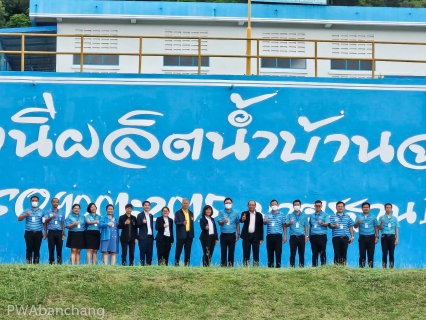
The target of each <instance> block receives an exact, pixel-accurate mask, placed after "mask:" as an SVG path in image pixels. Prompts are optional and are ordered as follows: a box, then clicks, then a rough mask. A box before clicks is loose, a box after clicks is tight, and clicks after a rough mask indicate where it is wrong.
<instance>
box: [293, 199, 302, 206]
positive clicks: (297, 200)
mask: <svg viewBox="0 0 426 320" xmlns="http://www.w3.org/2000/svg"><path fill="white" fill-rule="evenodd" d="M296 202H299V203H300V204H302V201H300V200H299V199H296V200H294V201H293V206H294V204H295V203H296Z"/></svg>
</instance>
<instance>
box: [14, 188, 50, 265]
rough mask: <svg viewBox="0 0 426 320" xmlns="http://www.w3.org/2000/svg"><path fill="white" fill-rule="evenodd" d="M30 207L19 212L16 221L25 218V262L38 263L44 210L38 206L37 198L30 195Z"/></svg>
mask: <svg viewBox="0 0 426 320" xmlns="http://www.w3.org/2000/svg"><path fill="white" fill-rule="evenodd" d="M30 202H31V209H27V210H25V211H24V212H22V213H21V214H20V216H19V217H18V221H22V220H24V219H25V235H24V239H25V245H26V247H27V250H26V255H25V256H26V260H27V263H29V264H31V263H34V264H38V263H39V262H40V247H41V242H42V240H43V232H42V230H43V221H44V220H43V218H44V212H43V210H41V209H40V208H39V207H38V204H39V202H40V201H39V198H38V197H37V196H32V197H31V199H30Z"/></svg>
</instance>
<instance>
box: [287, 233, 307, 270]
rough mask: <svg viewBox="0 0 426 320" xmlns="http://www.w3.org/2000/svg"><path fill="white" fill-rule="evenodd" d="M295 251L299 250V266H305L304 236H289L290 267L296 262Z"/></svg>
mask: <svg viewBox="0 0 426 320" xmlns="http://www.w3.org/2000/svg"><path fill="white" fill-rule="evenodd" d="M296 251H298V252H299V267H300V268H303V267H304V266H305V236H294V235H293V236H290V267H292V268H294V265H295V263H296Z"/></svg>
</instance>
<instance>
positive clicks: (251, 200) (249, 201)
mask: <svg viewBox="0 0 426 320" xmlns="http://www.w3.org/2000/svg"><path fill="white" fill-rule="evenodd" d="M252 201H253V202H254V205H256V204H257V203H256V201H254V200H249V202H247V205H249V204H250V202H252Z"/></svg>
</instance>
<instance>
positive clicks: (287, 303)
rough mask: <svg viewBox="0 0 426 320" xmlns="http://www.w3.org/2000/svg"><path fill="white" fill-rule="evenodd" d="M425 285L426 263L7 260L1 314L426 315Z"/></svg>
mask: <svg viewBox="0 0 426 320" xmlns="http://www.w3.org/2000/svg"><path fill="white" fill-rule="evenodd" d="M425 286H426V272H425V270H419V269H417V270H416V269H405V270H403V269H394V270H383V269H373V270H367V269H365V270H361V269H350V268H343V267H334V266H329V267H321V268H316V269H314V268H307V269H265V268H234V269H230V268H229V269H228V268H218V267H214V268H184V267H105V266H94V267H93V266H92V267H90V266H78V267H72V266H48V265H39V266H26V265H1V266H0V317H1V318H3V319H5V318H7V306H8V305H36V306H37V308H38V305H39V304H41V305H42V306H43V307H46V308H48V307H62V308H67V307H71V305H74V306H75V307H79V308H81V307H91V308H104V310H105V316H104V319H142V318H143V319H265V318H269V319H424V318H425V317H426V288H425ZM9 318H13V319H15V318H17V315H16V313H13V314H12V313H11V314H10V315H9ZM27 318H31V317H27ZM32 318H35V317H34V316H33V317H32ZM56 318H61V317H56ZM62 318H64V319H65V318H68V319H69V318H70V317H66V316H63V317H62ZM74 318H75V317H74ZM86 318H88V317H86ZM91 318H95V317H93V316H92V317H91Z"/></svg>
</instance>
